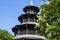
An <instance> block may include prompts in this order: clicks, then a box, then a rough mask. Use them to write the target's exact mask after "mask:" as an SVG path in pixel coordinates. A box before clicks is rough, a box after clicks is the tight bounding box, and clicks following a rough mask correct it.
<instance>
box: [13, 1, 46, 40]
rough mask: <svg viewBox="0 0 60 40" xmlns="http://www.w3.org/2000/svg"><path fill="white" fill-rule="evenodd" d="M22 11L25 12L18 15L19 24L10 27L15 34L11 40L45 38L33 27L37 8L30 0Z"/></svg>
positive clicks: (41, 39) (43, 39) (40, 39)
mask: <svg viewBox="0 0 60 40" xmlns="http://www.w3.org/2000/svg"><path fill="white" fill-rule="evenodd" d="M23 11H24V12H25V14H22V15H21V16H19V17H18V21H20V22H21V24H20V25H16V26H15V27H13V28H12V31H13V32H14V35H15V37H14V38H13V40H46V38H45V37H43V36H40V35H39V29H38V28H35V25H36V21H37V19H38V17H37V16H38V14H37V13H38V12H39V8H38V7H36V6H34V5H33V2H32V1H31V3H30V5H28V6H25V7H24V8H23Z"/></svg>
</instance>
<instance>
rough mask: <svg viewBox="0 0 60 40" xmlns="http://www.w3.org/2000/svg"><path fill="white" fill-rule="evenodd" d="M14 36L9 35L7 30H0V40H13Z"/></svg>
mask: <svg viewBox="0 0 60 40" xmlns="http://www.w3.org/2000/svg"><path fill="white" fill-rule="evenodd" d="M12 38H13V35H12V34H10V33H8V32H7V31H6V30H1V29H0V40H12Z"/></svg>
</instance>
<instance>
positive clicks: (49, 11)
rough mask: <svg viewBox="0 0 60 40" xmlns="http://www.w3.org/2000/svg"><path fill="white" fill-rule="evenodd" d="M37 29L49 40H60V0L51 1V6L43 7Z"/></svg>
mask: <svg viewBox="0 0 60 40" xmlns="http://www.w3.org/2000/svg"><path fill="white" fill-rule="evenodd" d="M36 27H38V28H40V35H43V36H45V37H46V38H47V40H60V0H49V4H44V5H41V9H40V16H39V19H38V23H37V25H36Z"/></svg>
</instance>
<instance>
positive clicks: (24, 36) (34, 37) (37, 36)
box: [13, 35, 46, 40]
mask: <svg viewBox="0 0 60 40" xmlns="http://www.w3.org/2000/svg"><path fill="white" fill-rule="evenodd" d="M23 38H25V39H42V40H46V38H45V37H43V36H39V35H17V36H16V37H14V38H13V39H23Z"/></svg>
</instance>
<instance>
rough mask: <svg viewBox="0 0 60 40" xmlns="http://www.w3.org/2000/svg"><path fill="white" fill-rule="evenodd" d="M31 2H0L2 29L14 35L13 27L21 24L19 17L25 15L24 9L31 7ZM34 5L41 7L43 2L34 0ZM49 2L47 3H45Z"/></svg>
mask: <svg viewBox="0 0 60 40" xmlns="http://www.w3.org/2000/svg"><path fill="white" fill-rule="evenodd" d="M30 1H31V0H0V29H5V30H7V31H8V32H10V33H12V29H11V28H12V27H14V26H15V25H17V24H20V22H19V21H18V16H20V15H21V14H23V13H24V12H23V8H24V7H25V6H27V5H29V3H30ZM32 1H33V3H34V5H36V6H38V7H40V5H41V0H32ZM45 2H47V1H45Z"/></svg>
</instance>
